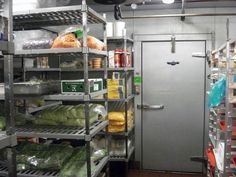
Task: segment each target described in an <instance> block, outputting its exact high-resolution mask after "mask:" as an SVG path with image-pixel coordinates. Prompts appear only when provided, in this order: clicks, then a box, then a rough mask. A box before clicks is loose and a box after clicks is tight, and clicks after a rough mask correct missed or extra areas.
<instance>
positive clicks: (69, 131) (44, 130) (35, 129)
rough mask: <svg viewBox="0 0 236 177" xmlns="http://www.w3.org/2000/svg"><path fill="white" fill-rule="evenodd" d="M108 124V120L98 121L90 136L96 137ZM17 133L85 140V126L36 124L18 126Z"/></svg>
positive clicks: (20, 134)
mask: <svg viewBox="0 0 236 177" xmlns="http://www.w3.org/2000/svg"><path fill="white" fill-rule="evenodd" d="M107 125H108V120H106V121H101V120H100V121H96V122H95V123H94V124H93V125H92V126H91V127H90V135H89V137H90V138H92V137H94V136H95V135H96V134H97V133H98V132H100V131H101V130H103V129H104V128H105V127H106V126H107ZM16 135H17V136H21V137H39V138H56V139H77V140H85V139H86V138H87V137H88V136H86V129H85V128H77V127H65V126H61V127H59V126H35V125H28V126H22V127H17V128H16Z"/></svg>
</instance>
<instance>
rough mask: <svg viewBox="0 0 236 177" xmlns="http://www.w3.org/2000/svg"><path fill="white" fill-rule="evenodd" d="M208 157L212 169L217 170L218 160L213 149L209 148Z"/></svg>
mask: <svg viewBox="0 0 236 177" xmlns="http://www.w3.org/2000/svg"><path fill="white" fill-rule="evenodd" d="M207 157H208V160H209V163H210V166H211V168H215V167H216V159H215V155H214V153H213V149H211V148H208V150H207Z"/></svg>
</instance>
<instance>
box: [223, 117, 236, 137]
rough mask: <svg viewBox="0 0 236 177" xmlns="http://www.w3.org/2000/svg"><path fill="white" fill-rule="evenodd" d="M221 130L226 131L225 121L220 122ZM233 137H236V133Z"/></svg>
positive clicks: (233, 133) (235, 132) (233, 132)
mask: <svg viewBox="0 0 236 177" xmlns="http://www.w3.org/2000/svg"><path fill="white" fill-rule="evenodd" d="M220 129H221V130H225V121H224V120H221V121H220ZM232 135H233V136H236V131H232Z"/></svg>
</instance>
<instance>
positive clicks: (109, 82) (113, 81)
mask: <svg viewBox="0 0 236 177" xmlns="http://www.w3.org/2000/svg"><path fill="white" fill-rule="evenodd" d="M124 85H125V83H124V79H107V86H108V87H110V86H124Z"/></svg>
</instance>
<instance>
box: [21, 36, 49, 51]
mask: <svg viewBox="0 0 236 177" xmlns="http://www.w3.org/2000/svg"><path fill="white" fill-rule="evenodd" d="M52 43H53V39H50V38H35V39H28V40H26V41H24V43H23V49H24V50H30V49H50V48H51V46H52Z"/></svg>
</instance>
